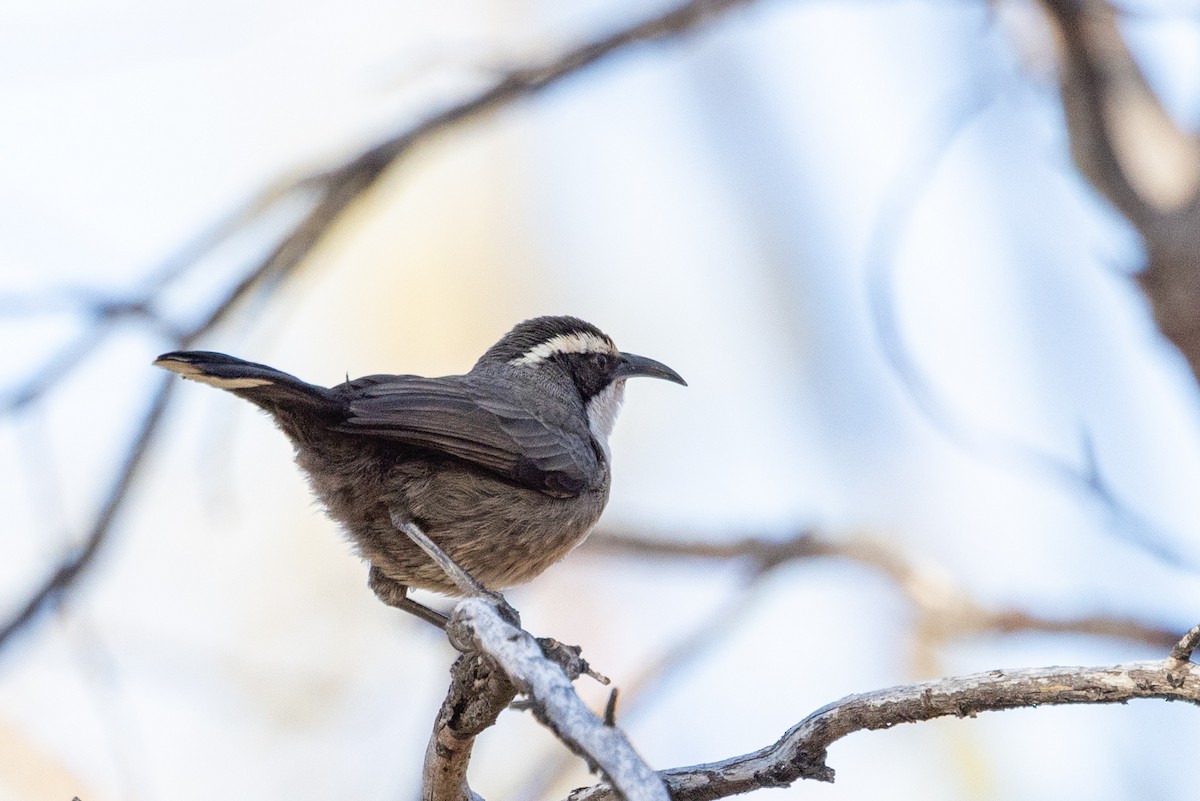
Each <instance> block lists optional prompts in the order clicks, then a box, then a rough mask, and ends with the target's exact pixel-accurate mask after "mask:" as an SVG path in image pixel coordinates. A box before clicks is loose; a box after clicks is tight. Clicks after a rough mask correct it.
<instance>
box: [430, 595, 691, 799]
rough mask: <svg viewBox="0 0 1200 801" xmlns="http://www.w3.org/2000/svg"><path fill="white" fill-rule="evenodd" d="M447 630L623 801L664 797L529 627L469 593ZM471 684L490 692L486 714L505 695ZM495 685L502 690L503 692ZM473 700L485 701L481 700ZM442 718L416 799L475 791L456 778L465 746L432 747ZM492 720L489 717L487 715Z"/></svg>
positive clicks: (441, 735)
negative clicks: (488, 664) (513, 690)
mask: <svg viewBox="0 0 1200 801" xmlns="http://www.w3.org/2000/svg"><path fill="white" fill-rule="evenodd" d="M446 632H447V634H448V635H449V637H450V641H451V642H452V643H453V644H454V645H455V647H457V648H459V649H460V650H462V651H464V652H465V653H466V654H468V655H481V656H483V657H484V658H485V659H486V660H488V661H490V662H492V663H494V664H495V666H496V668H497V669H498V670H499V671H501V672H502V673H503V675H504V677H505V678H506V680H507V681H508V682H511V686H515V687H516V689H517V690H518V691H519V692H521V693H522V694H524V695H526V696H527V697H528V699H529V702H528V705H527V706H528V708H529V709H530V710H532V712H533V714H534V716H535V717H537V719H538V720H539V721H541V722H542V724H543V725H545V726H546V727H547V728H549V729H550V730H551V731H552V732H554V734H555V735H556V736H557V737H558V738H559V739H560V740H562V742H563V743H564V744H565V745H566V746H567V747H568V748H570V749H571V750H572V751H573V752H575V753H576V754H578V755H579V756H581V757H583V758H584V759H585V760H587V762H588V764H589V765H590V766H592V767H593V768H594V769H595V770H597V771H599V772H600V773H601V774H603V776H604V777H605V780H606V781H607V782H608V783H609V786H612V787H615V788H616V791H615V792H616V793H617V794H619V797H621V798H624V799H625V800H626V801H669V799H668V796H667V791H666V789H665V788H664V787H663V782H662V779H660V778H659V776H658V774H656V773H655V772H654V771H652V770H651V769H650V768H649V767H647V766H646V763H645V762H643V761H642V759H641V757H639V756H638V755H637V753H636V752H635V751H634V750H633V746H631V745H630V744H629V741H628V740H627V739H626V738H625V735H624V734H623V733H622V732H621V730H620V729H618V728H616V727H614V726H610V725H607V724H606V723H605V722H604V721H603V720H602V719H601V718H599V717H597V716H596V714H595V713H593V712H592V711H591V710H590V709H588V708H587V706H586V705H585V704H584V703H583V701H582V700H581V699H580V698H579V696H578V695H577V694H576V693H575V688H574V687H573V686H572V684H571V678H570V677H568V675H567V673H566V672H564V669H563V667H562V666H560V665H559V664H558V662H556V661H552V660H551V659H550V658H548V657H547V655H546V653H545V651H544V650H543V646H542V645H540V644H539V643H538V642H537V641H536V640H534V638H533V637H531V636H530V635H529V633H528V632H526V631H524V630H523V629H521V628H518V627H517V626H514V625H513V624H512V623H510V622H508V621H507V620H505V619H504V618H503V617H502V616H501V614H500V613H499V612H498V611H497V609H496V607H495V606H493V605H492V604H491V603H490V602H488V601H486V600H484V599H482V598H468V599H466V600H464V601H462V602H460V603H459V604H458V605H457V606H456V607H455V608H454V614H453V615H452V617H451V618H450V625H449V626H448V627H447V629H446ZM571 650H572V649H562V648H558V649H554V651H553V653H557V654H560V655H561V654H566V655H568V656H570V653H571ZM460 661H461V660H460ZM574 667H575V669H573V670H572V671H571V672H572V673H573V674H575V676H576V677H577V676H578V675H579V673H580V672H581V671H583V670H586V664H585V663H582V661H579V662H577V663H576V664H575V665H574ZM456 682H457V679H456ZM477 684H478V685H479V689H481V690H488V689H489V688H492V689H490V692H491V693H492V695H491V698H490V700H487V701H486V704H487V707H486V708H487V710H488V712H489V713H490V710H491V709H493V708H494V707H495V704H497V703H499V702H500V700H501V699H502V698H503V699H504V701H503V703H507V700H508V699H510V698H511V697H512V696H511V694H509V695H508V697H507V698H504V693H505V692H507V691H508V690H507V687H506V686H505V685H504V683H499V684H493V685H488V684H486V683H482V682H478V681H477ZM496 688H503V690H504V692H501V691H500V689H496ZM454 693H455V685H454V684H452V686H451V696H450V697H448V698H447V702H446V704H445V705H443V707H442V709H443V713H445V712H446V709H447V705H449V704H450V703H451V700H450V698H451V697H453V696H454ZM475 701H476V702H479V703H484V701H483V699H475ZM482 717H486V716H482ZM442 719H443V716H442V715H440V716H439V718H438V726H437V727H435V730H434V738H433V740H432V741H431V742H430V746H429V751H428V752H427V756H426V762H425V776H424V778H425V781H426V786H425V788H424V789H423V791H422V792H423V798H426V799H436V801H469V800H470V799H473V798H475V796H474V794H473V793H471V791H470V789H469V788H468V787H467V786H466V782H465V779H463V776H464V774H465V770H466V760H467V758H468V757H469V754H470V745H469V743H468V744H467V745H466V746H465V748H464V747H456V748H451V749H449V750H447V751H446V752H445V753H444V754H443V753H441V752H439V751H438V743H439V742H443V741H444V740H446V739H447V734H446V732H447V727H446V726H444V725H443V724H442ZM491 720H493V721H494V720H495V716H494V715H493V716H492V717H491ZM486 725H490V723H486V724H485V725H484V726H483V727H481V728H480V729H478V730H474V729H473V730H472V732H473V734H474V733H478V731H479V730H482V728H485V727H486ZM473 734H472V736H473ZM454 736H457V735H454ZM456 745H457V743H456Z"/></svg>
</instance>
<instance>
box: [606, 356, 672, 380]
mask: <svg viewBox="0 0 1200 801" xmlns="http://www.w3.org/2000/svg"><path fill="white" fill-rule="evenodd" d="M639 375H642V376H646V377H647V378H664V379H666V380H667V381H674V382H675V383H676V384H682V385H683V386H685V387H686V386H687V382H686V381H684V380H683V378H682V377H681V376H680V375H679V373H677V372H675V371H674V370H672V369H671V368H670V367H667V366H666V365H665V364H663V363H662V362H656V361H654V359H647V358H646V357H645V356H635V355H634V354H632V353H622V354H621V363H620V364H619V365H617V370H616V372H615V373H613V378H614V379H622V378H633V377H634V376H639Z"/></svg>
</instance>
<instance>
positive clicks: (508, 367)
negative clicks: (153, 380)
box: [155, 317, 684, 597]
mask: <svg viewBox="0 0 1200 801" xmlns="http://www.w3.org/2000/svg"><path fill="white" fill-rule="evenodd" d="M155 364H156V365H158V366H160V367H163V368H166V369H168V370H172V371H174V372H176V373H179V374H180V375H182V376H183V377H184V378H190V379H193V380H196V381H200V382H203V383H207V384H210V385H212V386H215V387H218V388H220V389H225V390H228V391H230V392H232V393H233V394H235V395H238V396H239V397H242V398H245V399H246V400H249V401H251V402H252V403H254V404H256V405H257V406H259V407H260V408H262V409H263V410H264V411H266V412H267V413H268V414H270V415H271V416H272V418H274V420H275V422H276V424H277V425H278V426H279V428H280V429H281V430H282V431H283V432H284V433H285V434H286V435H287V436H288V438H289V439H290V440H291V441H292V443H293V445H294V446H295V449H296V462H297V464H298V465H299V466H300V467H301V469H302V470H303V471H304V473H305V474H306V476H307V477H308V481H309V484H310V486H311V487H312V490H313V493H314V494H315V495H316V496H317V498H319V499H320V501H321V503H322V504H323V505H324V507H325V509H326V511H327V512H328V514H329V516H330V517H331V518H333V519H334V520H336V521H337V522H338V523H339V524H341V526H342V528H343V529H344V531H345V532H346V534H347V536H348V537H349V539H350V540H351V541H352V542H353V543H354V544H355V546H356V547H357V549H358V550H359V552H360V553H361V554H362V556H363V557H364V558H365V559H366V560H367V561H369V562H370V563H371V565H372V567H373V568H375V570H374V571H373V578H372V583H373V586H375V584H376V583H377V582H378V581H380V580H382V579H386V580H387V581H389V582H392V583H393V584H394V585H395V586H394V587H393V588H391V591H392V592H396V593H398V594H399V596H400V597H403V593H404V587H419V588H422V589H428V590H434V591H436V592H441V593H446V594H451V595H453V594H457V593H458V592H459V590H458V588H457V587H456V586H455V585H454V584H453V583H452V582H451V581H450V580H449V579H448V578H447V577H446V575H445V574H444V573H443V572H442V570H441V569H440V568H438V567H437V566H436V565H435V564H434V563H433V562H431V561H430V559H429V557H428V556H427V555H426V554H425V553H424V552H423V551H422V550H421V549H420V548H419V547H417V546H416V545H415V544H414V543H413V542H412V541H411V540H410V539H409V537H408V536H406V535H405V534H404V533H402V532H401V531H398V530H397V529H396V527H395V525H394V524H393V522H392V516H393V514H396V515H398V516H399V517H400V518H402V519H404V520H406V521H410V522H412V523H415V524H416V525H418V526H419V527H420V528H421V529H422V530H423V531H424V532H425V534H427V535H428V536H429V538H430V539H431V540H433V541H434V542H435V543H436V544H437V545H438V546H439V547H441V548H442V550H444V551H445V552H446V553H447V554H448V555H449V556H450V557H451V558H452V559H453V560H454V561H455V562H457V563H458V564H459V565H460V566H461V567H463V568H464V569H465V570H466V571H467V572H468V573H470V574H471V575H472V576H473V577H474V578H475V579H476V580H478V581H479V582H481V583H482V584H483V585H484V586H485V587H487V588H489V589H493V590H494V589H501V588H504V587H510V586H512V585H515V584H521V583H523V582H526V581H529V580H530V579H532V578H534V577H535V576H537V575H538V574H540V573H541V572H542V571H543V570H545V569H546V568H547V567H549V566H550V565H551V564H553V563H554V562H556V561H558V560H559V559H561V558H562V557H563V556H565V555H566V554H567V553H568V552H569V551H570V550H571V549H572V548H574V547H575V546H576V545H578V544H579V543H580V542H581V541H582V540H583V538H584V537H586V536H587V534H588V532H589V531H590V530H591V528H592V526H593V525H595V523H596V521H597V519H598V518H599V517H600V513H601V512H602V511H603V510H604V506H605V504H606V503H607V501H608V491H609V484H610V463H609V461H610V460H609V452H608V435H609V433H611V429H612V424H613V422H614V421H615V417H616V413H617V410H618V408H619V407H620V403H621V399H622V395H623V392H624V384H625V379H626V378H629V377H633V376H638V375H642V376H650V377H656V378H664V379H667V380H670V381H675V382H677V383H680V384H683V383H684V381H683V379H682V378H680V377H679V376H678V374H676V373H675V372H674V371H672V370H671V369H670V368H668V367H666V366H665V365H662V364H660V363H658V362H655V361H653V360H651V359H646V358H643V357H640V356H634V355H631V354H625V353H621V352H619V351H618V350H617V349H616V347H615V346H614V345H613V343H612V340H611V339H609V338H608V337H607V336H606V335H605V334H603V333H602V332H601V331H600V330H599V329H597V328H596V327H595V326H593V325H591V324H589V323H586V322H584V321H582V320H578V319H576V318H573V317H539V318H535V319H533V320H528V321H526V322H523V323H521V324H519V325H517V326H516V327H515V328H514V329H513V330H512V331H510V332H509V333H508V334H506V335H505V336H504V337H503V338H502V339H501V340H500V341H499V342H497V343H496V345H494V346H493V347H492V348H490V349H489V350H488V352H487V353H485V354H484V355H483V357H481V358H480V360H479V361H478V362H477V363H476V365H475V366H474V367H473V368H472V369H471V371H470V372H469V373H467V374H465V375H461V376H446V377H443V378H422V377H419V376H404V375H397V376H392V375H377V376H367V377H365V378H360V379H356V380H354V381H348V382H346V383H344V384H339V385H338V386H335V387H332V388H325V387H320V386H316V385H313V384H307V383H305V382H303V381H301V380H299V379H298V378H295V377H294V376H291V375H288V374H287V373H283V372H280V371H279V370H275V369H274V368H271V367H267V366H265V365H261V364H254V363H252V362H246V361H242V360H241V359H236V358H234V357H232V356H226V355H224V354H220V353H210V352H206V351H180V352H175V353H167V354H164V355H163V356H160V357H159V358H158V360H156V361H155ZM376 591H377V592H379V591H380V588H379V587H378V586H376Z"/></svg>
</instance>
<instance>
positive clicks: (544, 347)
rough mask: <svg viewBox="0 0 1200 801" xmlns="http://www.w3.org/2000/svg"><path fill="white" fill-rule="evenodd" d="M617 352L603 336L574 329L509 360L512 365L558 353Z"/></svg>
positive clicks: (535, 360)
mask: <svg viewBox="0 0 1200 801" xmlns="http://www.w3.org/2000/svg"><path fill="white" fill-rule="evenodd" d="M616 352H617V349H616V347H615V346H614V345H613V343H612V342H610V341H608V340H607V339H605V338H604V337H598V336H596V335H595V334H589V333H587V332H586V331H576V332H575V333H573V334H559V335H558V336H556V337H552V338H550V339H548V340H546V341H545V342H542V343H541V344H539V345H534V346H533V347H532V348H530V349H529V350H528V351H526V352H525V353H524V354H523V355H521V356H518V357H517V358H515V359H512V360H511V361H509V364H514V365H533V364H539V363H541V362H544V361H546V359H549V358H550V357H551V356H555V355H557V354H559V353H612V354H615V353H616Z"/></svg>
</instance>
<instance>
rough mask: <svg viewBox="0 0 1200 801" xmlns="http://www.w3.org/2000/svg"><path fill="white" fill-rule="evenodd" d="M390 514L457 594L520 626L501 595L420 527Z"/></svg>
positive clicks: (403, 517)
mask: <svg viewBox="0 0 1200 801" xmlns="http://www.w3.org/2000/svg"><path fill="white" fill-rule="evenodd" d="M390 514H391V518H392V525H393V526H395V527H396V528H398V529H400V530H401V531H403V532H404V534H405V535H406V536H407V537H408V538H409V539H410V540H412V541H413V542H415V543H416V544H417V546H418V547H420V549H421V550H422V551H424V552H425V553H426V555H428V556H429V558H430V559H432V560H433V561H434V564H436V565H437V566H438V567H440V568H441V569H442V572H444V573H445V574H446V575H447V576H448V577H449V579H450V581H452V582H453V583H454V586H455V587H457V588H458V591H459V592H461V593H462V594H463V595H466V596H467V597H469V598H486V599H487V600H489V601H491V602H492V603H494V604H496V608H497V609H499V610H500V612H501V613H502V614H504V615H507V616H508V617H510V618H511V620H512V621H513V622H515V623H516V624H517V625H520V622H519V621H520V615H518V614H517V610H515V609H513V608H512V607H511V606H509V605H508V602H507V601H505V600H504V596H503V595H501V594H500V593H498V592H492V591H491V590H489V589H488V588H487V587H485V586H483V585H482V584H480V583H479V582H478V581H477V580H476V579H475V577H474V576H472V575H471V574H470V573H468V572H467V571H466V569H465V568H463V567H462V565H460V564H459V563H458V562H455V561H454V560H453V559H451V558H450V555H449V554H447V553H446V552H445V551H443V550H442V549H441V548H439V547H438V545H437V543H436V542H434V541H433V540H431V539H429V536H428V535H427V534H426V533H425V532H424V531H422V530H421V527H420V526H418V525H417V524H416V523H414V522H413V521H412V520H409V519H408V518H407V517H405V516H404V515H403V514H401V513H400V512H398V511H396V510H395V509H392V510H390Z"/></svg>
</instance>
